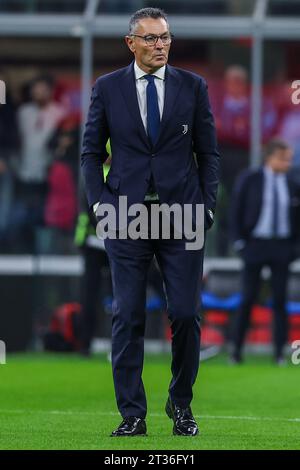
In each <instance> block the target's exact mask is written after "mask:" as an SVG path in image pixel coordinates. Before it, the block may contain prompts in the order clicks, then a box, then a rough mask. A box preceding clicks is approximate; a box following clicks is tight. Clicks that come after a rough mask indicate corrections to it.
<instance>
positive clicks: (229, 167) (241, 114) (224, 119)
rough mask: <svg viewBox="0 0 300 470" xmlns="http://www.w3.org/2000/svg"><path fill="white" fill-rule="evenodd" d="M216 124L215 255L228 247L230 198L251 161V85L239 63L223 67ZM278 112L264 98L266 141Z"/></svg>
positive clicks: (263, 115) (263, 132)
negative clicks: (218, 175) (217, 198)
mask: <svg viewBox="0 0 300 470" xmlns="http://www.w3.org/2000/svg"><path fill="white" fill-rule="evenodd" d="M216 109H217V114H216V116H217V117H216V123H217V129H218V138H219V141H220V151H221V154H222V158H221V182H222V185H221V191H222V201H221V204H222V202H223V201H224V200H225V203H223V204H222V206H224V207H222V209H225V210H222V211H221V214H220V220H219V225H218V228H219V230H218V237H217V245H218V248H217V249H218V254H219V255H221V256H224V255H226V254H228V249H229V227H228V220H229V203H228V202H229V200H230V197H231V193H232V188H233V186H234V182H235V181H236V178H237V177H238V175H239V174H240V173H241V172H242V171H243V170H245V169H246V168H247V167H248V166H249V164H250V158H249V153H250V132H251V87H250V84H249V77H248V72H247V70H246V69H245V67H242V66H241V65H231V66H230V67H228V68H227V69H226V70H225V74H224V91H223V97H222V98H221V99H220V101H219V102H218V103H216ZM277 121H278V117H277V112H276V109H275V107H274V106H273V103H272V101H271V100H270V99H269V98H266V97H265V98H264V100H263V113H262V136H263V141H264V142H265V141H266V140H268V139H269V138H270V137H271V136H272V135H273V134H274V131H275V129H276V126H277Z"/></svg>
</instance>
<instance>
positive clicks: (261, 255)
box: [231, 139, 300, 364]
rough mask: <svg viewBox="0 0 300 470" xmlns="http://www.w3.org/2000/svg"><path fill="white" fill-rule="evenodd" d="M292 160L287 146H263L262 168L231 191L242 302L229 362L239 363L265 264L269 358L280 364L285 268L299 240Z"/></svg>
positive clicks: (299, 201) (299, 200)
mask: <svg viewBox="0 0 300 470" xmlns="http://www.w3.org/2000/svg"><path fill="white" fill-rule="evenodd" d="M292 157H293V152H292V149H291V148H290V146H289V144H288V143H286V142H285V141H283V140H279V139H274V140H271V141H270V142H269V143H268V144H267V145H266V147H265V153H264V165H263V166H262V167H261V168H259V169H256V170H247V171H246V172H244V173H243V174H242V175H241V176H240V177H239V178H238V181H237V183H236V186H235V190H234V193H233V200H232V230H233V238H234V246H235V249H236V250H237V251H238V252H239V253H240V254H241V256H242V258H243V261H244V270H243V274H242V304H241V307H240V310H239V312H238V314H237V316H236V322H235V325H234V332H233V351H232V356H231V360H232V362H234V363H240V362H242V346H243V343H244V340H245V336H246V332H247V328H248V324H249V318H250V313H251V308H252V307H253V305H254V302H255V300H256V298H257V296H258V293H259V287H260V281H261V277H260V276H261V271H262V268H263V267H264V266H269V268H270V269H271V287H272V295H273V311H274V357H275V361H276V362H277V363H278V364H282V363H283V361H284V346H285V343H286V341H287V315H286V310H285V304H286V287H287V280H288V274H289V265H290V263H291V261H292V260H293V259H294V258H295V243H296V241H297V239H298V240H299V236H300V188H299V185H297V184H296V182H295V181H294V180H292V178H291V177H290V176H288V175H287V173H288V170H289V169H290V166H291V162H292Z"/></svg>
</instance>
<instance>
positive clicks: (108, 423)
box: [0, 354, 300, 450]
mask: <svg viewBox="0 0 300 470" xmlns="http://www.w3.org/2000/svg"><path fill="white" fill-rule="evenodd" d="M299 368H300V366H294V365H292V364H291V363H289V364H288V365H287V366H286V367H276V366H275V365H273V364H272V362H271V360H270V359H269V358H263V357H252V358H249V359H248V360H247V361H246V363H245V364H244V365H243V366H229V365H228V364H227V358H226V357H225V356H220V357H217V358H214V359H211V360H209V361H207V362H204V363H201V366H200V370H199V376H198V379H197V382H196V384H195V388H194V401H193V405H192V407H193V412H194V415H195V417H196V418H197V421H198V423H199V427H200V430H201V434H200V436H197V437H194V438H187V437H174V436H173V435H172V422H171V421H170V420H169V419H168V418H167V416H166V415H165V413H164V405H165V401H166V397H167V388H168V383H169V380H170V357H169V356H167V355H166V356H159V357H149V356H148V357H146V359H145V367H144V375H143V377H144V383H145V388H146V392H147V397H148V417H147V426H148V437H134V438H110V437H109V434H110V432H111V431H112V430H113V429H114V428H115V427H116V426H117V425H118V424H119V423H120V417H119V415H118V412H117V408H116V404H115V398H114V392H113V382H112V375H111V365H110V364H109V363H108V362H107V360H106V358H105V357H104V356H94V357H93V358H92V359H90V360H87V359H82V358H80V357H78V356H76V355H70V356H68V355H54V354H35V355H33V354H20V355H17V354H16V355H8V358H7V364H5V365H0V422H1V427H0V448H1V449H106V450H117V449H118V450H121V449H122V450H123V449H124V450H134V449H149V450H167V449H168V450H169V449H170V450H172V449H177V450H195V449H300V370H299Z"/></svg>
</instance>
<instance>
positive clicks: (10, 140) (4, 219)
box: [0, 72, 19, 249]
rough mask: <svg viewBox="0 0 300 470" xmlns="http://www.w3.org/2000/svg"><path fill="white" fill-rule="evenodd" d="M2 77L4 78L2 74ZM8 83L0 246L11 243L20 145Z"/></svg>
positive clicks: (2, 113) (0, 122) (0, 171)
mask: <svg viewBox="0 0 300 470" xmlns="http://www.w3.org/2000/svg"><path fill="white" fill-rule="evenodd" d="M1 77H2V78H4V76H3V73H2V72H1ZM5 83H6V104H0V246H2V247H3V249H5V248H7V246H8V243H9V222H10V217H11V210H12V204H13V171H12V160H13V158H14V156H15V154H16V152H17V149H18V144H19V136H18V128H17V122H16V108H15V105H14V102H13V100H12V97H11V94H10V91H9V89H8V86H7V81H6V80H5Z"/></svg>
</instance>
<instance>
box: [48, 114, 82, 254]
mask: <svg viewBox="0 0 300 470" xmlns="http://www.w3.org/2000/svg"><path fill="white" fill-rule="evenodd" d="M78 147H79V130H78V128H77V126H76V125H75V123H74V122H73V120H72V119H69V118H68V117H67V118H66V119H64V121H63V122H62V123H61V124H60V126H59V128H58V130H57V131H56V133H55V135H54V137H53V139H52V142H51V149H52V152H53V161H52V163H51V164H50V166H49V168H48V171H47V189H46V198H45V207H44V214H43V220H44V228H43V229H42V232H43V236H42V241H43V244H42V246H40V247H39V251H41V252H42V253H44V254H50V253H57V254H68V253H69V254H71V253H72V252H73V251H74V250H73V247H72V243H71V240H72V235H73V231H74V227H75V221H76V216H77V213H78V209H77V178H78V162H77V156H78Z"/></svg>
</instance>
